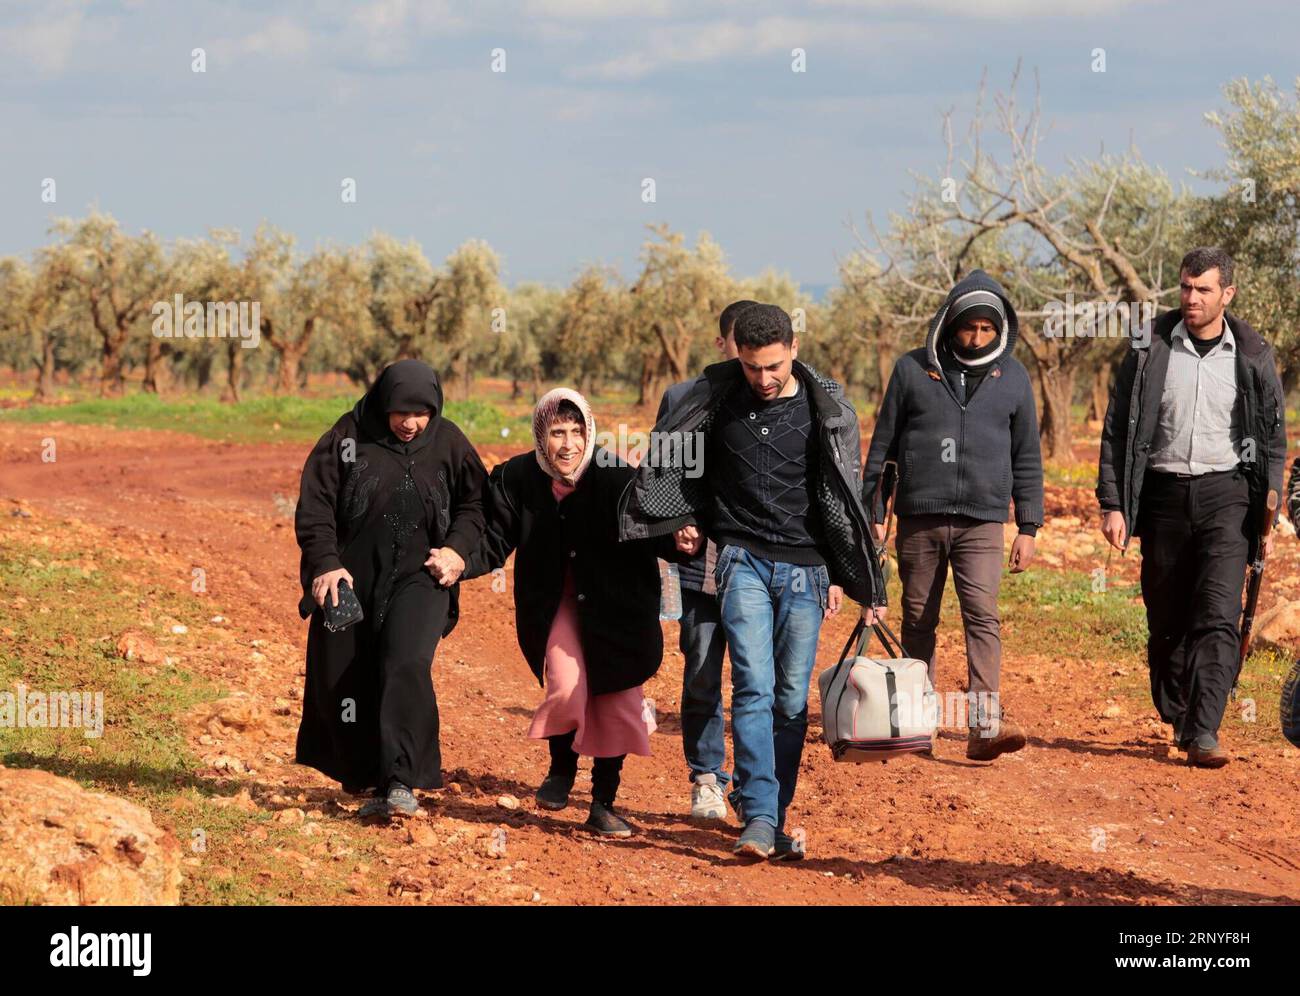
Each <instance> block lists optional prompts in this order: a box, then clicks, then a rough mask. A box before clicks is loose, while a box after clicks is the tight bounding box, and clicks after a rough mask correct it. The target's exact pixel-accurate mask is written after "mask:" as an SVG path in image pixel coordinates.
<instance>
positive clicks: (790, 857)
mask: <svg viewBox="0 0 1300 996" xmlns="http://www.w3.org/2000/svg"><path fill="white" fill-rule="evenodd" d="M771 859H772V860H773V861H802V860H803V859H804V846H803V843H802V842H800V843H798V844H796V843H795V840H794V838H793V837H791V836H790V835H789V834H788V833H782V832H781V831H780V830H778V831H777V832H776V844H775V845H774V847H773V850H772V856H771Z"/></svg>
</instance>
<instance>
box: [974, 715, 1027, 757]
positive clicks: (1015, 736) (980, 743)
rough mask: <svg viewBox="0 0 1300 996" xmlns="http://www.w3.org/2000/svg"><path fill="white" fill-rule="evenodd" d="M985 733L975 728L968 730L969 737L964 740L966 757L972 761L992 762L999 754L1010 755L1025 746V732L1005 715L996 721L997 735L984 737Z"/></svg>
mask: <svg viewBox="0 0 1300 996" xmlns="http://www.w3.org/2000/svg"><path fill="white" fill-rule="evenodd" d="M985 732H986V731H984V730H981V729H980V728H979V727H977V726H972V727H971V728H970V736H969V737H967V739H966V757H967V758H969V759H970V760H972V761H992V760H993V759H994V758H995V757H997V756H998V755H1000V754H1010V753H1011V752H1012V751H1017V750H1020V748H1021V747H1023V746H1024V745H1025V731H1024V730H1022V729H1021V728H1020V724H1018V723H1015V722H1013V721H1012V720H1010V719H1008V718H1007V717H1006V715H1005V714H1004V715H1003V716H1002V718H1001V719H1000V720H998V721H997V733H995V734H994V735H993V736H991V737H987V736H984V733H985Z"/></svg>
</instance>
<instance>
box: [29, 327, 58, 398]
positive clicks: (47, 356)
mask: <svg viewBox="0 0 1300 996" xmlns="http://www.w3.org/2000/svg"><path fill="white" fill-rule="evenodd" d="M54 338H55V337H54V334H53V333H51V332H43V333H42V334H41V355H40V357H39V358H38V359H36V363H35V366H36V393H35V394H33V395H32V400H33V401H38V402H46V401H53V400H54V353H55V341H54Z"/></svg>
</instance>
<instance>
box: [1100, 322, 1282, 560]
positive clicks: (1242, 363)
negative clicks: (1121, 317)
mask: <svg viewBox="0 0 1300 996" xmlns="http://www.w3.org/2000/svg"><path fill="white" fill-rule="evenodd" d="M1227 319H1228V324H1229V326H1230V327H1231V328H1232V336H1233V339H1234V340H1235V341H1236V344H1237V352H1236V357H1237V410H1236V412H1234V423H1235V424H1237V425H1240V426H1241V431H1242V438H1243V440H1253V441H1254V443H1255V445H1254V446H1253V447H1249V448H1243V453H1242V457H1243V459H1242V463H1241V466H1242V468H1243V469H1244V470H1245V472H1246V479H1247V481H1249V483H1250V498H1251V507H1252V509H1253V511H1254V512H1255V513H1256V514H1259V513H1261V512H1262V511H1263V509H1264V502H1265V500H1266V498H1267V495H1268V492H1269V490H1270V489H1271V490H1275V491H1276V492H1277V493H1278V496H1279V497H1281V495H1282V471H1283V465H1284V464H1285V462H1286V406H1285V405H1284V404H1283V401H1282V398H1283V395H1282V382H1281V380H1279V379H1278V375H1277V368H1276V366H1275V365H1274V359H1273V347H1272V346H1270V345H1269V344H1268V343H1267V342H1266V341H1265V340H1264V337H1263V336H1261V335H1260V334H1259V333H1258V332H1256V331H1255V330H1254V329H1253V328H1251V327H1250V326H1249V325H1248V324H1246V322H1244V321H1242V320H1241V319H1240V318H1238V317H1236V316H1235V315H1227ZM1180 321H1182V313H1181V312H1180V311H1179V310H1178V309H1174V310H1172V311H1166V312H1164V313H1163V314H1161V315H1159V316H1158V317H1157V318H1156V320H1155V322H1154V323H1153V325H1152V327H1151V329H1150V335H1147V336H1144V337H1143V338H1142V339H1134V340H1133V348H1132V349H1131V350H1130V351H1129V354H1128V356H1126V357H1124V362H1123V363H1121V364H1120V368H1119V373H1118V374H1117V375H1116V377H1115V383H1114V385H1112V387H1111V392H1110V404H1109V405H1107V407H1106V421H1105V424H1104V426H1103V428H1102V433H1101V460H1100V462H1099V465H1098V468H1097V501H1098V502H1099V503H1100V504H1101V507H1102V509H1103V510H1106V511H1111V510H1118V511H1120V512H1123V513H1124V534H1125V536H1124V543H1125V545H1126V546H1127V545H1128V540H1129V538H1130V537H1131V536H1132V535H1133V529H1134V525H1135V523H1136V522H1137V519H1138V508H1139V505H1140V503H1141V500H1142V481H1143V478H1144V476H1145V475H1146V468H1147V458H1148V455H1149V453H1150V450H1151V438H1152V436H1153V435H1154V433H1155V428H1156V424H1157V422H1158V421H1159V418H1160V399H1161V397H1162V395H1163V394H1164V389H1165V374H1166V373H1167V372H1168V370H1169V350H1170V346H1171V341H1172V335H1173V331H1174V329H1175V328H1176V327H1177V325H1178V323H1179V322H1180ZM1248 457H1249V458H1251V459H1247V458H1248Z"/></svg>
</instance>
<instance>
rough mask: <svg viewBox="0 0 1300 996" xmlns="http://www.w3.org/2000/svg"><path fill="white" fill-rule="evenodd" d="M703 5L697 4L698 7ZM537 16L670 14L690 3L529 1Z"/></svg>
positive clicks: (596, 17)
mask: <svg viewBox="0 0 1300 996" xmlns="http://www.w3.org/2000/svg"><path fill="white" fill-rule="evenodd" d="M700 6H701V4H699V3H698V2H697V3H696V4H694V9H696V10H698V9H699V7H700ZM525 9H526V10H527V11H528V13H529V14H532V15H534V16H536V17H552V18H557V19H564V20H582V21H587V20H600V19H604V18H613V17H631V18H636V17H669V16H671V15H672V14H673V13H674V12H676V11H681V10H684V9H688V8H686V6H685V5H684V4H682V3H680V2H674V0H528V4H527V6H526V8H525Z"/></svg>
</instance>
